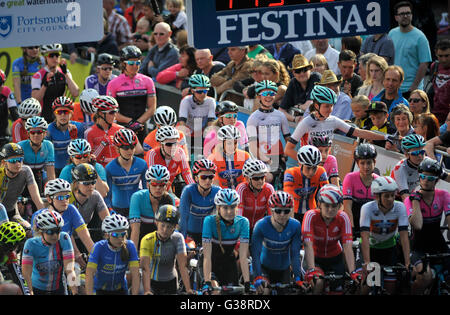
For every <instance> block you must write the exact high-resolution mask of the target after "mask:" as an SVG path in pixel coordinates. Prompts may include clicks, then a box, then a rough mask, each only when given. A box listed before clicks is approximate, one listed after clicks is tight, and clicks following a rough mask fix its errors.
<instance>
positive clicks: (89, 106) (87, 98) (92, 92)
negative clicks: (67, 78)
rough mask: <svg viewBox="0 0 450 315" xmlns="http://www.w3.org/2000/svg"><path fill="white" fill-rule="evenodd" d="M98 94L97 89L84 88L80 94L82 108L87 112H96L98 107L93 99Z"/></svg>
mask: <svg viewBox="0 0 450 315" xmlns="http://www.w3.org/2000/svg"><path fill="white" fill-rule="evenodd" d="M98 96H99V94H98V92H97V90H96V89H85V90H83V92H81V94H80V107H81V110H82V111H83V112H84V113H86V114H94V113H95V110H96V109H95V107H94V105H93V100H94V99H95V98H96V97H98Z"/></svg>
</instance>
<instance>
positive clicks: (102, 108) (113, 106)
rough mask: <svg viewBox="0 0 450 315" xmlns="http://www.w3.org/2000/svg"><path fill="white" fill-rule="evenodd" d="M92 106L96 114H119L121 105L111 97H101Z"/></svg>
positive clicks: (95, 99) (94, 100)
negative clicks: (112, 112)
mask: <svg viewBox="0 0 450 315" xmlns="http://www.w3.org/2000/svg"><path fill="white" fill-rule="evenodd" d="M92 106H93V107H94V108H95V112H111V111H115V112H117V111H118V110H119V103H117V100H116V99H115V98H114V97H112V96H109V95H100V96H98V97H96V98H94V99H93V100H92Z"/></svg>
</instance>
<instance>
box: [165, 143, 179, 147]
mask: <svg viewBox="0 0 450 315" xmlns="http://www.w3.org/2000/svg"><path fill="white" fill-rule="evenodd" d="M177 144H178V142H166V143H164V145H165V146H166V147H172V146H174V145H177Z"/></svg>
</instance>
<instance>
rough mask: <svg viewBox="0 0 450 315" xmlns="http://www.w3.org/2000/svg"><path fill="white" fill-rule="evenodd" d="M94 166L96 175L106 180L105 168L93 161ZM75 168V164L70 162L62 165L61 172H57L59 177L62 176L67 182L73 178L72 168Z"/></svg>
mask: <svg viewBox="0 0 450 315" xmlns="http://www.w3.org/2000/svg"><path fill="white" fill-rule="evenodd" d="M94 167H95V171H96V172H97V175H98V177H99V178H100V179H101V180H102V181H104V182H106V170H105V168H104V167H103V166H102V165H101V164H100V163H95V165H94ZM74 168H75V164H73V163H70V164H68V165H66V166H64V168H63V169H62V171H61V174H59V178H62V179H64V180H66V181H68V182H69V183H72V181H73V178H72V170H73V169H74Z"/></svg>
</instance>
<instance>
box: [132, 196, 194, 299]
mask: <svg viewBox="0 0 450 315" xmlns="http://www.w3.org/2000/svg"><path fill="white" fill-rule="evenodd" d="M155 219H156V228H157V229H156V231H154V232H152V233H150V234H147V235H146V236H144V238H143V239H142V241H141V251H140V258H141V268H142V284H143V286H144V294H157V295H160V294H176V293H177V288H178V282H177V269H176V268H175V267H176V264H175V261H176V263H177V265H178V271H179V273H180V275H181V279H182V281H183V284H184V287H185V288H186V293H188V294H193V292H192V290H191V283H190V279H189V274H188V270H187V268H186V266H187V264H186V263H187V255H186V246H185V243H184V237H183V235H182V234H181V233H179V232H177V231H175V228H176V226H177V224H178V222H179V220H180V212H179V211H178V209H177V208H176V207H174V206H172V205H164V206H161V207H159V209H158V212H157V213H156V215H155Z"/></svg>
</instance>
